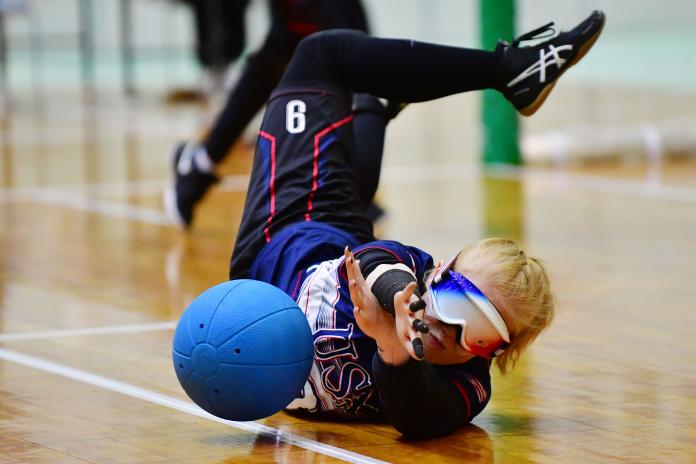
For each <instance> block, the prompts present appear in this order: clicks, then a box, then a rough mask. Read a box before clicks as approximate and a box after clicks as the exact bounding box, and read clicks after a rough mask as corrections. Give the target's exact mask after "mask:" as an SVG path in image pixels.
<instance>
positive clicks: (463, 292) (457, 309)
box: [429, 253, 510, 358]
mask: <svg viewBox="0 0 696 464" xmlns="http://www.w3.org/2000/svg"><path fill="white" fill-rule="evenodd" d="M458 256H459V253H457V254H456V255H454V256H453V257H452V258H451V259H450V260H449V261H448V262H447V264H445V266H444V267H443V268H442V270H441V271H439V272H438V274H437V275H436V276H435V278H434V279H433V281H432V283H431V284H430V287H429V289H430V294H431V300H432V308H433V312H434V313H435V316H436V317H437V318H438V319H439V320H440V321H442V322H444V323H446V324H450V325H456V326H457V330H458V332H457V334H458V340H459V344H460V345H461V347H462V348H464V349H465V350H466V351H468V352H470V353H473V354H475V355H477V356H482V357H484V358H493V357H495V356H497V355H499V354H500V353H502V352H503V351H504V350H505V348H507V347H508V345H509V344H510V333H509V332H508V328H507V326H506V325H505V321H504V320H503V318H502V317H501V316H500V313H499V312H498V310H497V309H496V308H495V306H493V303H491V301H490V300H489V299H488V297H486V295H484V293H483V292H482V291H481V290H480V289H479V288H478V287H477V286H476V285H474V284H473V282H471V281H470V280H469V279H467V278H466V277H464V276H463V275H462V274H460V273H459V272H456V271H454V270H453V269H452V267H453V266H454V263H455V261H456V260H457V257H458Z"/></svg>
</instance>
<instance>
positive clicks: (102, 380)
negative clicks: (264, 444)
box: [0, 348, 386, 464]
mask: <svg viewBox="0 0 696 464" xmlns="http://www.w3.org/2000/svg"><path fill="white" fill-rule="evenodd" d="M0 359H4V360H5V361H9V362H13V363H16V364H21V365H23V366H27V367H31V368H33V369H37V370H40V371H43V372H48V373H51V374H56V375H60V376H62V377H66V378H68V379H72V380H77V381H78V382H82V383H86V384H89V385H93V386H96V387H100V388H104V389H106V390H110V391H113V392H116V393H121V394H123V395H126V396H130V397H131V398H137V399H140V400H143V401H147V402H150V403H154V404H157V405H160V406H164V407H167V408H171V409H175V410H177V411H181V412H185V413H187V414H191V415H193V416H198V417H202V418H203V419H208V420H210V421H214V422H219V423H220V424H225V425H228V426H230V427H234V428H236V429H240V430H244V431H246V432H250V433H254V434H257V435H260V436H262V437H266V438H269V439H271V440H273V441H276V442H283V443H287V444H289V445H292V446H297V447H300V448H304V449H306V450H309V451H313V452H315V453H319V454H323V455H325V456H329V457H332V458H336V459H340V460H342V461H346V462H351V463H356V464H385V463H386V461H380V460H379V459H374V458H371V457H368V456H363V455H362V454H358V453H354V452H352V451H348V450H344V449H341V448H337V447H335V446H331V445H327V444H324V443H320V442H318V441H315V440H310V439H307V438H302V437H300V436H297V435H294V434H292V433H289V432H283V431H281V430H278V429H274V428H272V427H268V426H266V425H263V424H259V423H257V422H234V421H228V420H225V419H220V418H219V417H215V416H213V415H212V414H208V413H207V412H205V411H203V410H202V409H201V408H199V407H198V406H196V405H194V404H193V403H189V402H186V401H182V400H179V399H176V398H172V397H170V396H166V395H162V394H160V393H157V392H153V391H150V390H146V389H144V388H140V387H136V386H135V385H130V384H128V383H125V382H119V381H118V380H113V379H109V378H107V377H102V376H101V375H96V374H92V373H90V372H86V371H82V370H79V369H74V368H72V367H69V366H64V365H62V364H58V363H54V362H51V361H47V360H45V359H41V358H36V357H34V356H29V355H26V354H22V353H18V352H16V351H11V350H6V349H3V348H0Z"/></svg>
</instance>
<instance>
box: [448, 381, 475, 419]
mask: <svg viewBox="0 0 696 464" xmlns="http://www.w3.org/2000/svg"><path fill="white" fill-rule="evenodd" d="M450 380H451V381H452V383H453V384H454V386H455V387H457V390H459V393H461V394H462V397H463V398H464V402H465V403H466V419H467V420H469V418H470V417H471V403H470V402H469V394H468V393H467V392H466V390H464V387H462V386H461V385H460V384H459V382H457V381H456V380H454V379H450Z"/></svg>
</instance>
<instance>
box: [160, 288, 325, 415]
mask: <svg viewBox="0 0 696 464" xmlns="http://www.w3.org/2000/svg"><path fill="white" fill-rule="evenodd" d="M313 356H314V344H313V341H312V332H311V330H310V328H309V324H308V323H307V319H306V318H305V316H304V314H302V311H301V310H300V308H299V307H298V306H297V303H295V301H294V300H293V299H292V298H290V297H289V296H288V295H287V294H286V293H285V292H283V291H282V290H280V289H279V288H277V287H274V286H273V285H270V284H267V283H264V282H260V281H256V280H232V281H229V282H224V283H221V284H219V285H216V286H214V287H212V288H210V289H208V290H206V291H205V292H203V293H202V294H201V295H199V296H198V297H197V298H196V299H195V300H194V301H193V302H192V303H191V304H190V305H189V307H188V308H187V309H186V311H185V312H184V314H183V315H182V316H181V319H180V320H179V324H178V326H177V328H176V332H175V333H174V347H173V351H172V358H173V361H174V369H175V371H176V376H177V378H178V379H179V383H181V386H182V387H183V388H184V390H185V391H186V393H187V394H188V396H189V397H190V398H191V399H192V400H193V401H194V402H195V403H196V404H197V405H198V406H200V407H201V408H203V409H205V410H206V411H208V412H209V413H211V414H213V415H215V416H218V417H221V418H223V419H229V420H235V421H249V420H256V419H260V418H263V417H267V416H270V415H272V414H274V413H276V412H278V411H280V410H281V409H283V408H284V407H285V406H287V405H288V404H289V403H290V402H291V401H292V400H293V399H294V398H296V397H297V396H298V395H299V393H300V391H301V390H302V388H303V387H304V385H305V382H306V380H307V378H308V377H309V371H310V369H311V367H312V360H313Z"/></svg>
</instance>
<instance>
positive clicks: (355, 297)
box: [343, 247, 394, 341]
mask: <svg viewBox="0 0 696 464" xmlns="http://www.w3.org/2000/svg"><path fill="white" fill-rule="evenodd" d="M343 256H344V258H345V263H346V272H347V274H348V289H349V291H350V300H351V301H352V302H353V315H354V316H355V322H357V324H358V327H360V330H362V332H363V333H364V334H365V335H367V336H368V337H370V338H373V339H375V340H378V341H379V340H381V339H384V338H385V337H387V336H389V335H390V334H391V333H393V332H394V318H392V317H391V316H390V315H389V314H388V313H387V312H386V311H384V309H382V306H381V305H380V304H379V302H378V301H377V297H375V295H374V294H373V293H372V291H371V290H370V289H369V288H368V286H367V283H366V282H365V278H364V277H363V275H362V271H361V270H360V261H358V260H356V259H355V257H354V256H353V253H352V252H351V251H350V249H348V247H346V248H345V250H344V251H343Z"/></svg>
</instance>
